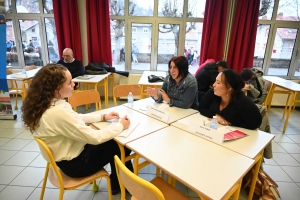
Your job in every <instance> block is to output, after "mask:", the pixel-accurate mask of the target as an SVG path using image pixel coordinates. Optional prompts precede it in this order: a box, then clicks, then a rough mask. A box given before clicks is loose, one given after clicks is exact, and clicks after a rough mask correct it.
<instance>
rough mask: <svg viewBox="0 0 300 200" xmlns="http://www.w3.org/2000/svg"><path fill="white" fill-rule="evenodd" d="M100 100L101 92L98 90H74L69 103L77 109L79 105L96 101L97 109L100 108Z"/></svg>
mask: <svg viewBox="0 0 300 200" xmlns="http://www.w3.org/2000/svg"><path fill="white" fill-rule="evenodd" d="M100 102H101V100H100V94H99V92H98V91H96V90H82V91H77V90H74V92H73V94H72V96H71V97H69V103H70V104H71V106H72V108H74V110H75V111H76V107H77V106H81V105H86V104H90V103H95V104H96V110H98V109H99V104H100Z"/></svg>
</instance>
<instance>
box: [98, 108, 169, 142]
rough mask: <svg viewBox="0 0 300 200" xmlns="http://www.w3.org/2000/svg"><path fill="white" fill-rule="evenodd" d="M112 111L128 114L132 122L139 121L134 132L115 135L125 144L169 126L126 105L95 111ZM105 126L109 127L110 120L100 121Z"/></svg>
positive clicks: (121, 115)
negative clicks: (121, 135) (123, 135)
mask: <svg viewBox="0 0 300 200" xmlns="http://www.w3.org/2000/svg"><path fill="white" fill-rule="evenodd" d="M111 111H116V112H118V113H119V114H120V117H123V116H125V115H127V117H128V118H129V119H130V121H131V122H134V121H135V122H139V125H138V126H137V127H136V128H135V129H134V130H133V132H132V133H131V134H130V135H129V136H128V137H115V140H116V141H117V142H119V143H121V144H123V145H125V144H126V143H128V142H130V141H133V140H135V139H137V138H140V137H143V136H145V135H147V134H150V133H152V132H154V131H157V130H159V129H162V128H164V127H167V126H168V125H167V124H165V123H163V122H160V121H158V120H156V119H153V118H151V117H148V116H146V115H143V114H142V113H139V112H137V111H135V110H132V109H130V108H128V107H125V106H116V107H112V108H108V109H104V110H101V111H96V112H94V113H102V114H107V113H110V112H111ZM99 123H100V124H101V125H103V128H104V127H107V126H108V125H109V124H110V123H108V122H99Z"/></svg>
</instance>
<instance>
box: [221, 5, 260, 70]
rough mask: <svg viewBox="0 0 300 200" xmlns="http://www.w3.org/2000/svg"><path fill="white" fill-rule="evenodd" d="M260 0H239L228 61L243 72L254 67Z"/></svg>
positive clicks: (233, 67)
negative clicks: (244, 69)
mask: <svg viewBox="0 0 300 200" xmlns="http://www.w3.org/2000/svg"><path fill="white" fill-rule="evenodd" d="M259 6H260V1H253V0H238V2H237V6H236V12H235V16H234V22H233V27H232V33H231V38H230V43H229V51H228V57H227V62H228V65H229V66H231V68H232V69H234V70H236V71H237V72H241V71H242V69H243V68H252V67H253V57H254V49H255V41H256V31H257V23H258V14H259Z"/></svg>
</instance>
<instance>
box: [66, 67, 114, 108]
mask: <svg viewBox="0 0 300 200" xmlns="http://www.w3.org/2000/svg"><path fill="white" fill-rule="evenodd" d="M110 74H111V73H110V72H108V73H107V74H101V75H92V76H94V77H93V78H90V79H79V78H73V79H72V80H73V82H75V83H88V84H91V85H93V86H94V89H95V90H96V91H98V85H99V83H100V82H103V85H101V86H103V87H104V99H105V108H108V77H109V76H110Z"/></svg>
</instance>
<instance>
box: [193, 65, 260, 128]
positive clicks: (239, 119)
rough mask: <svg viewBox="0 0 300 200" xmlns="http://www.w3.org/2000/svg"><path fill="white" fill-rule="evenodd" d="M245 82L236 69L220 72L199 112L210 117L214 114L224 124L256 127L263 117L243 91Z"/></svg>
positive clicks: (204, 98)
mask: <svg viewBox="0 0 300 200" xmlns="http://www.w3.org/2000/svg"><path fill="white" fill-rule="evenodd" d="M243 87H244V82H243V80H242V78H241V76H240V75H239V74H238V73H237V72H236V71H234V70H231V69H226V70H224V71H223V72H220V73H219V75H218V76H217V78H216V82H215V83H214V84H213V89H210V90H209V91H208V92H207V93H206V94H205V96H204V97H203V98H202V100H201V102H200V104H199V112H200V113H201V114H202V115H204V116H206V117H209V118H212V117H213V116H214V115H215V116H217V120H218V122H219V123H220V124H223V125H232V126H238V127H242V128H247V129H256V128H258V127H259V126H260V124H261V122H262V119H261V115H260V112H259V110H258V108H257V106H256V105H255V104H254V103H253V101H251V99H249V98H247V97H246V96H245V95H244V92H243V91H242V88H243Z"/></svg>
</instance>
